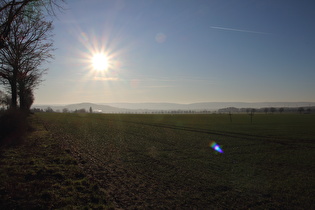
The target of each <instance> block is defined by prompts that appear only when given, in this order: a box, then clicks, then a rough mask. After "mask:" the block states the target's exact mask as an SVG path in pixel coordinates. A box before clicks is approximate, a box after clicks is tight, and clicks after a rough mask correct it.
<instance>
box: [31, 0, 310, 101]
mask: <svg viewBox="0 0 315 210" xmlns="http://www.w3.org/2000/svg"><path fill="white" fill-rule="evenodd" d="M65 8H66V9H65V10H64V11H63V12H62V13H59V14H58V18H57V19H55V20H54V31H53V33H54V38H53V39H54V47H55V48H56V50H55V51H54V52H53V54H54V60H51V61H50V62H49V63H47V64H45V67H46V68H48V72H47V74H46V75H45V76H44V80H45V81H44V82H43V83H42V84H41V85H40V86H39V87H38V88H37V89H36V91H35V102H34V103H35V104H72V103H81V102H92V103H115V102H116V103H117V102H129V103H141V102H156V103H159V102H170V103H197V102H236V101H237V102H298V101H308V102H315V82H314V79H315V22H314V20H315V12H314V10H315V1H313V0H67V4H66V5H65ZM97 53H103V54H105V55H106V56H107V60H108V68H107V69H106V70H103V71H98V70H97V69H95V68H94V66H93V65H92V58H93V56H94V55H95V54H97Z"/></svg>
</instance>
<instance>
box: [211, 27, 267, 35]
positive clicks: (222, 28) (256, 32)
mask: <svg viewBox="0 0 315 210" xmlns="http://www.w3.org/2000/svg"><path fill="white" fill-rule="evenodd" d="M210 28H213V29H219V30H225V31H237V32H243V33H252V34H270V33H265V32H260V31H249V30H242V29H236V28H224V27H216V26H210Z"/></svg>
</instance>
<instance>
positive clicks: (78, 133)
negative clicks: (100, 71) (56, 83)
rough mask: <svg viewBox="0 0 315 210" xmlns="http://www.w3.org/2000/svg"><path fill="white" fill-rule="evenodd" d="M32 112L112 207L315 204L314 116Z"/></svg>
mask: <svg viewBox="0 0 315 210" xmlns="http://www.w3.org/2000/svg"><path fill="white" fill-rule="evenodd" d="M37 117H38V118H39V119H40V120H41V121H42V123H43V124H44V125H45V127H46V129H47V130H48V131H49V132H51V135H53V138H52V139H55V140H56V141H58V142H60V143H61V144H62V145H63V148H65V150H67V151H69V152H70V153H71V154H72V155H73V156H75V157H76V159H77V160H78V162H79V163H80V166H81V167H82V168H83V169H84V171H85V173H86V174H87V175H88V176H90V177H91V178H92V179H94V180H95V181H97V182H99V183H100V184H101V185H102V187H103V188H104V189H105V190H106V191H107V193H108V197H109V198H110V199H111V201H112V202H113V203H114V204H115V205H116V207H117V208H123V209H133V208H147V209H149V208H155V209H156V208H166V209H174V208H178V209H185V208H186V209H192V208H195V209H209V208H211V209H213V208H218V209H223V208H229V209H235V208H238V209H239V208H264V209H266V208H277V209H280V208H286V209H292V208H305V209H314V208H315V204H314V200H313V195H314V194H315V190H314V188H315V167H314V162H315V129H314V128H315V115H295V114H291V115H285V114H277V115H276V114H275V115H263V114H260V115H259V114H257V115H255V116H254V118H253V123H251V122H250V117H249V116H248V115H233V121H232V122H230V119H229V116H227V115H214V114H213V115H115V114H112V115H106V114H57V113H41V114H37ZM211 141H216V142H217V143H218V144H219V145H220V146H221V147H222V149H223V151H224V153H223V154H221V153H216V152H215V151H214V150H212V149H211V148H210V147H209V143H210V142H211Z"/></svg>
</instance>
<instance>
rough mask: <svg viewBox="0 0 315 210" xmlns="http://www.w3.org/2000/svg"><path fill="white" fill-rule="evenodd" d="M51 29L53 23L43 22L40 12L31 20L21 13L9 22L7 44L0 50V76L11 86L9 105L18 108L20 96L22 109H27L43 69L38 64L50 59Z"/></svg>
mask: <svg viewBox="0 0 315 210" xmlns="http://www.w3.org/2000/svg"><path fill="white" fill-rule="evenodd" d="M51 31H52V22H47V21H44V18H43V16H42V14H40V13H38V14H36V16H34V17H33V18H32V19H28V18H26V17H22V16H20V17H18V18H15V19H14V21H13V22H12V24H11V30H10V33H9V35H8V37H7V43H8V45H7V46H6V47H4V48H2V49H0V58H1V66H0V77H1V81H2V83H3V84H4V85H5V86H6V87H7V88H9V89H10V92H11V98H12V102H11V107H12V108H17V95H19V96H20V105H21V108H22V109H26V107H28V105H27V100H28V99H29V97H31V96H32V91H33V89H34V88H35V87H36V86H37V85H38V84H39V83H40V82H41V76H42V74H43V73H44V72H45V69H41V68H40V66H41V64H42V63H43V62H44V61H47V60H48V59H50V58H52V55H51V54H50V52H51V51H52V50H53V48H52V45H53V42H52V40H51V36H52V35H51Z"/></svg>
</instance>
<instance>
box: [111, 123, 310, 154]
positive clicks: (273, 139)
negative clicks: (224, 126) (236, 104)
mask: <svg viewBox="0 0 315 210" xmlns="http://www.w3.org/2000/svg"><path fill="white" fill-rule="evenodd" d="M112 121H118V120H112ZM119 121H120V122H124V123H130V124H138V125H145V126H153V127H159V128H168V129H174V130H182V131H189V132H195V133H204V134H209V135H217V136H224V137H232V138H238V139H246V140H251V141H252V140H253V141H264V142H266V143H275V144H280V145H286V146H289V145H293V144H294V145H295V146H298V147H312V146H310V145H308V146H303V145H301V144H300V143H311V144H313V143H314V141H313V140H306V139H299V141H298V143H299V145H296V144H295V143H296V142H297V141H296V140H293V139H286V138H279V137H271V136H262V135H254V134H247V133H238V132H230V131H214V130H209V129H202V128H194V127H188V126H177V125H170V124H161V123H144V122H134V121H123V120H119ZM312 148H315V146H314V147H312Z"/></svg>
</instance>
